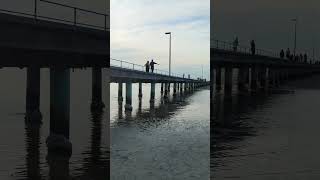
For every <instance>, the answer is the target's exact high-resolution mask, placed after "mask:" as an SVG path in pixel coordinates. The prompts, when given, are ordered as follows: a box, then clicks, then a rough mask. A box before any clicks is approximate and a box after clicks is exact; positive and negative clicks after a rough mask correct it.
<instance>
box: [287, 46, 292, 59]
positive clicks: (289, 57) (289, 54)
mask: <svg viewBox="0 0 320 180" xmlns="http://www.w3.org/2000/svg"><path fill="white" fill-rule="evenodd" d="M286 57H287V59H291V53H290V49H289V48H288V49H287V51H286Z"/></svg>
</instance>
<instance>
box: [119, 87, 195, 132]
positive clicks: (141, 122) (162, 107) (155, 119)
mask: <svg viewBox="0 0 320 180" xmlns="http://www.w3.org/2000/svg"><path fill="white" fill-rule="evenodd" d="M190 96H192V94H191V93H183V94H180V95H178V94H177V95H176V96H172V97H168V98H165V97H163V96H161V97H160V100H159V103H158V105H156V102H155V101H149V108H147V109H143V108H142V100H141V99H139V105H138V108H137V110H136V113H133V112H131V111H128V112H124V113H125V117H124V119H123V109H122V107H123V103H122V101H118V103H119V107H118V119H117V121H116V123H117V124H118V125H129V124H137V125H138V126H139V127H140V128H142V129H145V128H146V127H148V126H157V125H160V124H161V123H163V122H164V121H167V120H168V119H170V118H171V117H172V116H173V115H175V113H176V111H178V110H179V109H182V108H183V107H184V106H187V105H189V101H186V99H187V98H188V97H190ZM133 114H135V115H133ZM130 122H132V123H130Z"/></svg>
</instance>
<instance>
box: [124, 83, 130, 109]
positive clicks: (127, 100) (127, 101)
mask: <svg viewBox="0 0 320 180" xmlns="http://www.w3.org/2000/svg"><path fill="white" fill-rule="evenodd" d="M124 109H125V111H132V83H131V82H127V83H126V105H125V106H124Z"/></svg>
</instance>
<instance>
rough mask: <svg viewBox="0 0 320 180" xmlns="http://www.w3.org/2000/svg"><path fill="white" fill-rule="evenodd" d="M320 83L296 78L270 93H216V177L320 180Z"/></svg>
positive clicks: (319, 78)
mask: <svg viewBox="0 0 320 180" xmlns="http://www.w3.org/2000/svg"><path fill="white" fill-rule="evenodd" d="M319 82H320V76H313V77H311V78H307V79H300V80H296V81H292V82H290V83H288V84H285V85H283V86H282V87H281V88H280V89H281V90H277V91H274V92H273V93H272V94H269V95H265V94H257V95H250V94H242V95H239V94H237V93H236V92H234V93H233V95H232V97H230V96H226V95H224V94H223V93H222V94H219V93H217V94H215V96H214V102H213V103H214V106H213V109H214V111H213V113H212V114H213V123H212V124H213V126H212V132H211V133H212V134H211V143H212V150H213V151H212V152H211V158H212V159H211V168H212V171H211V173H212V176H213V179H215V180H223V179H246V180H251V179H252V180H257V179H259V180H260V179H262V180H264V179H265V180H267V179H274V180H277V179H279V180H280V179H281V180H287V179H288V180H302V179H308V180H310V179H311V180H313V179H320V161H319V158H320V156H319V151H320V143H318V141H317V138H318V137H319V136H320V131H319V127H320V121H319V116H320V111H319V107H320V83H319Z"/></svg>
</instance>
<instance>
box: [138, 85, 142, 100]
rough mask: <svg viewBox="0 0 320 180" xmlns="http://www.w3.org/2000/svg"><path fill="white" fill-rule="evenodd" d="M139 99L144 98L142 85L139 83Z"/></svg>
mask: <svg viewBox="0 0 320 180" xmlns="http://www.w3.org/2000/svg"><path fill="white" fill-rule="evenodd" d="M138 96H139V98H142V83H139V94H138Z"/></svg>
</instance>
